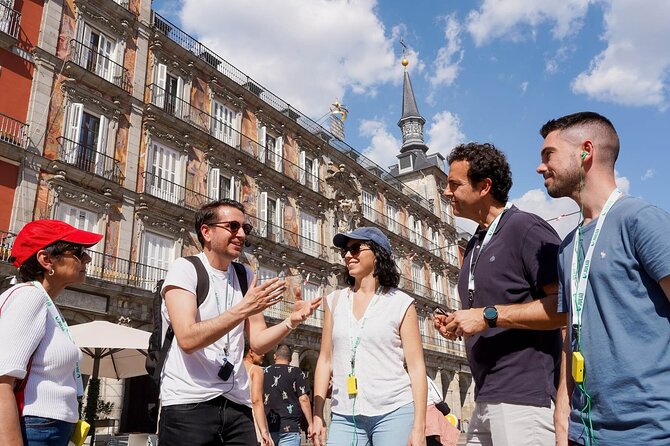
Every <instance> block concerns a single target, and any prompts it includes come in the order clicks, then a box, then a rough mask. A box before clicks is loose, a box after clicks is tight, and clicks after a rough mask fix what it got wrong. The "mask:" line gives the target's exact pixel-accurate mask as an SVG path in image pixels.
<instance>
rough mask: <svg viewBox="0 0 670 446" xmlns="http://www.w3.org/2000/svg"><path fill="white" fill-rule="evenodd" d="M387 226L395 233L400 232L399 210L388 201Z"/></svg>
mask: <svg viewBox="0 0 670 446" xmlns="http://www.w3.org/2000/svg"><path fill="white" fill-rule="evenodd" d="M386 227H387V228H388V229H389V231H391V232H394V233H396V234H397V233H399V232H400V225H399V224H398V210H397V209H396V208H395V207H393V205H390V204H388V203H386Z"/></svg>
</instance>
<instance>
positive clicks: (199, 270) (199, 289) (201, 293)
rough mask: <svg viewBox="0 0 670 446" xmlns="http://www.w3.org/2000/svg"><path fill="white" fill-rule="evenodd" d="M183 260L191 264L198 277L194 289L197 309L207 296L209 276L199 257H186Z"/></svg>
mask: <svg viewBox="0 0 670 446" xmlns="http://www.w3.org/2000/svg"><path fill="white" fill-rule="evenodd" d="M184 258H185V259H186V260H188V261H189V262H191V264H192V265H193V266H194V267H195V272H196V274H197V275H198V284H197V285H196V287H195V296H196V298H197V307H198V308H199V307H200V305H202V303H203V302H204V301H205V299H206V298H207V295H208V294H209V274H207V269H206V268H205V265H204V264H203V263H202V260H200V257H198V256H188V257H184Z"/></svg>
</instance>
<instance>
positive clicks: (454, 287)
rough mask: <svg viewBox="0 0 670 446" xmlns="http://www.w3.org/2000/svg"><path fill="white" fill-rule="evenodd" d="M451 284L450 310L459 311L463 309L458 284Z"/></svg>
mask: <svg viewBox="0 0 670 446" xmlns="http://www.w3.org/2000/svg"><path fill="white" fill-rule="evenodd" d="M448 283H449V292H450V296H449V308H451V309H452V310H458V309H459V308H461V301H460V299H459V297H458V283H452V282H451V281H449V282H448Z"/></svg>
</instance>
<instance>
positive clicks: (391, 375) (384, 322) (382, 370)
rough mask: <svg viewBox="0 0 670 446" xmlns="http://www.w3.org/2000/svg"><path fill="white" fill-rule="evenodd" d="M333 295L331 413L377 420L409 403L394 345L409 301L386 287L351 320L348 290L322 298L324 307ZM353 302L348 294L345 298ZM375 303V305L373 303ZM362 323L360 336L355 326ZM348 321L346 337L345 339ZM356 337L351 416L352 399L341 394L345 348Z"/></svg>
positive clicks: (347, 368) (398, 346)
mask: <svg viewBox="0 0 670 446" xmlns="http://www.w3.org/2000/svg"><path fill="white" fill-rule="evenodd" d="M336 294H337V295H338V297H337V302H336V305H335V308H334V309H333V310H332V314H333V396H332V402H331V410H332V411H333V412H334V413H337V414H339V415H366V416H377V415H383V414H387V413H389V412H392V411H394V410H396V409H398V408H399V407H402V406H404V405H405V404H408V403H411V402H412V400H413V398H412V389H411V385H410V380H409V375H408V374H407V372H406V371H405V368H404V367H403V361H404V358H405V355H404V352H403V349H402V343H401V341H400V323H401V322H402V320H403V318H404V317H405V313H406V312H407V309H408V308H409V306H410V305H412V304H413V302H414V299H412V298H411V297H409V296H408V295H407V294H405V293H403V292H402V291H400V290H398V289H396V288H392V289H390V290H389V291H388V293H383V294H381V296H380V297H379V299H376V298H373V299H372V301H370V305H369V306H368V309H367V310H366V313H365V316H364V317H362V318H361V319H360V320H358V321H356V320H355V318H354V317H353V315H352V313H351V303H350V300H349V299H350V293H349V290H348V289H344V290H338V291H334V292H332V293H330V294H329V295H328V297H326V303H327V304H328V307H329V308H333V300H334V297H335V295H336ZM351 297H353V295H351ZM375 300H376V302H375ZM363 319H365V323H364V325H363V327H362V331H361V323H362V322H363ZM350 321H351V323H352V328H353V333H352V338H351V339H350V336H349V334H350V333H349V331H350V330H349V328H350V325H349V324H350ZM359 333H360V343H359V344H358V348H357V349H356V369H355V375H356V379H357V381H358V395H356V407H355V413H354V411H353V402H354V398H353V397H350V396H349V395H348V393H347V376H348V375H349V374H350V373H351V345H352V343H355V340H356V338H357V337H358V334H359Z"/></svg>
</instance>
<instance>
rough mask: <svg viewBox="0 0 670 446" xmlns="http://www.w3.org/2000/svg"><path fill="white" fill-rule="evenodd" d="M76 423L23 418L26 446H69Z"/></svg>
mask: <svg viewBox="0 0 670 446" xmlns="http://www.w3.org/2000/svg"><path fill="white" fill-rule="evenodd" d="M74 426H75V424H74V423H68V422H67V421H60V420H53V419H51V418H42V417H33V416H29V415H27V416H25V417H21V434H22V435H23V443H24V444H25V445H26V446H67V444H68V442H69V440H70V437H71V436H72V432H73V431H74Z"/></svg>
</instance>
